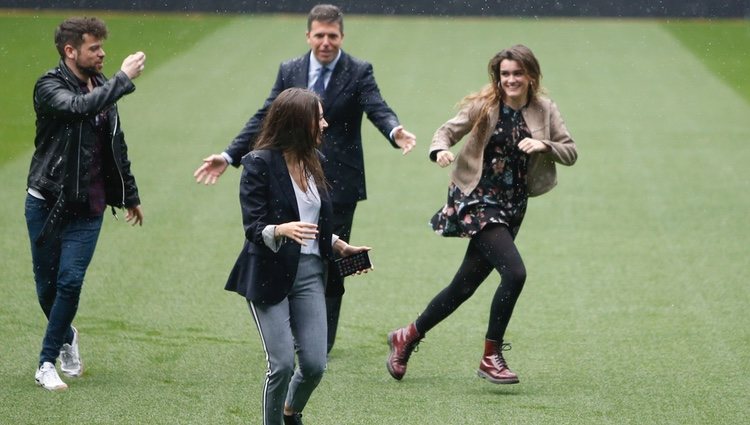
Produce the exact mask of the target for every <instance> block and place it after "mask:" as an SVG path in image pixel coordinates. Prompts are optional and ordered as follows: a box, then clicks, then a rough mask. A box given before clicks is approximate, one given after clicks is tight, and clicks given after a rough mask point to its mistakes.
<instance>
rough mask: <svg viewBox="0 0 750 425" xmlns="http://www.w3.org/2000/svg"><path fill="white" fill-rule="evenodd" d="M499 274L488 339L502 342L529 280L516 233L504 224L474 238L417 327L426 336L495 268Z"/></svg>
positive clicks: (417, 322)
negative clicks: (451, 278) (452, 274)
mask: <svg viewBox="0 0 750 425" xmlns="http://www.w3.org/2000/svg"><path fill="white" fill-rule="evenodd" d="M493 269H494V270H497V271H498V272H499V273H500V276H501V280H500V286H498V288H497V291H495V296H494V297H493V298H492V306H491V307H490V320H489V324H488V326H487V334H486V338H487V339H491V340H493V341H502V340H503V336H504V335H505V329H506V328H507V327H508V322H509V321H510V316H511V314H513V307H514V306H515V305H516V301H517V300H518V297H519V295H521V290H522V289H523V284H524V282H525V281H526V267H525V266H524V265H523V260H522V259H521V255H520V254H519V253H518V249H517V248H516V245H515V243H514V242H513V235H511V233H510V231H509V230H508V227H506V226H504V225H488V226H487V227H485V228H484V229H482V230H481V231H480V232H479V233H477V234H476V235H474V237H472V239H471V241H470V242H469V246H468V247H467V248H466V255H465V256H464V261H463V263H461V267H460V268H459V269H458V272H456V275H455V276H454V277H453V281H452V282H451V283H450V285H448V286H447V287H445V289H443V290H442V291H440V293H438V294H437V295H436V296H435V298H433V299H432V301H430V303H429V304H428V305H427V308H426V309H425V310H424V311H423V312H422V314H421V315H420V316H419V317H418V318H417V320H416V322H415V325H416V327H417V330H418V331H419V332H420V333H421V334H422V335H424V334H425V333H427V331H429V330H430V329H432V328H433V327H435V326H436V325H437V324H438V323H440V322H441V321H442V320H443V319H445V318H446V317H448V316H450V314H451V313H453V312H454V311H455V310H456V309H457V308H458V306H460V305H461V304H462V303H463V302H464V301H466V300H468V299H469V298H470V297H471V296H472V294H474V291H476V289H477V288H478V287H479V285H480V284H482V282H484V280H485V279H486V278H487V276H489V274H490V273H491V272H492V270H493Z"/></svg>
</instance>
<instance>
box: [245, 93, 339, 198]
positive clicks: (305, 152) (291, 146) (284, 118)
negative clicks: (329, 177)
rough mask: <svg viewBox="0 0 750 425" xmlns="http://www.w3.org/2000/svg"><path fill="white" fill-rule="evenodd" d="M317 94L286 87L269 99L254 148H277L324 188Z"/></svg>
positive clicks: (319, 188) (317, 184) (325, 185)
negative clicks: (269, 104) (273, 98)
mask: <svg viewBox="0 0 750 425" xmlns="http://www.w3.org/2000/svg"><path fill="white" fill-rule="evenodd" d="M319 105H320V98H319V97H318V95H316V94H315V93H313V92H311V91H310V90H307V89H302V88H297V87H293V88H289V89H286V90H284V91H283V92H281V93H280V94H279V95H278V97H276V99H275V100H274V101H273V103H271V107H270V108H269V109H268V114H267V115H266V117H265V119H264V120H263V126H262V128H261V130H260V135H259V136H258V140H257V141H256V142H255V146H254V148H255V149H278V150H280V151H281V152H282V153H283V154H284V158H285V159H286V160H287V161H289V162H292V163H295V162H301V163H302V165H303V169H304V173H305V178H309V177H310V176H312V177H313V179H314V181H315V186H317V187H318V190H327V183H326V179H325V176H324V175H323V166H322V165H321V164H320V158H318V150H317V147H318V140H319V139H320V138H321V137H322V133H321V132H322V130H321V128H320V118H321V116H320V109H319Z"/></svg>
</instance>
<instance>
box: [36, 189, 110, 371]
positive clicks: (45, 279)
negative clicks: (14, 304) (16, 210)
mask: <svg viewBox="0 0 750 425" xmlns="http://www.w3.org/2000/svg"><path fill="white" fill-rule="evenodd" d="M49 213H50V208H49V207H48V206H47V203H46V202H45V201H44V200H41V199H37V198H35V197H33V196H31V195H27V196H26V225H27V227H28V229H29V239H30V240H31V258H32V261H33V264H34V280H35V281H36V294H37V297H38V299H39V305H40V306H41V307H42V311H44V315H45V316H47V331H46V332H45V334H44V340H43V341H42V352H41V354H40V355H39V364H40V365H41V364H42V363H44V362H50V363H52V364H55V362H56V360H57V357H58V356H59V355H60V348H61V347H62V346H63V344H65V343H71V342H72V341H73V330H72V329H71V327H70V325H71V323H73V318H74V317H75V315H76V312H77V311H78V299H79V298H80V295H81V287H82V286H83V277H84V275H85V274H86V269H87V268H88V266H89V263H91V258H92V257H93V256H94V249H95V248H96V242H97V240H98V239H99V231H100V230H101V228H102V216H96V217H69V218H67V219H66V220H65V222H64V224H63V226H62V230H61V231H60V233H59V235H58V237H56V238H53V239H50V240H49V241H47V242H46V243H45V244H44V245H42V246H37V244H36V243H35V242H34V241H35V240H36V238H37V236H38V235H39V232H40V231H41V230H42V227H43V226H44V222H45V221H46V220H47V216H48V215H49Z"/></svg>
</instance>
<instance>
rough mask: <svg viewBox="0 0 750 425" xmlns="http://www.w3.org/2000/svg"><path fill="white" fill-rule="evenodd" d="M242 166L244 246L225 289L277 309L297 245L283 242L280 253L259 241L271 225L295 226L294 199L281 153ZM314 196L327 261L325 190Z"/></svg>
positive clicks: (262, 154)
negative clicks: (276, 305) (289, 224)
mask: <svg viewBox="0 0 750 425" xmlns="http://www.w3.org/2000/svg"><path fill="white" fill-rule="evenodd" d="M242 165H243V167H244V169H243V171H242V178H241V180H240V206H241V207H242V223H243V225H244V227H245V245H244V246H243V248H242V252H240V255H239V257H238V258H237V261H236V262H235V265H234V267H233V268H232V272H231V273H230V275H229V279H228V280H227V284H226V286H225V287H224V289H226V290H228V291H234V292H237V293H238V294H240V295H242V296H244V297H245V298H247V299H248V300H250V301H253V302H256V303H260V304H276V303H278V302H280V301H281V300H283V299H284V298H285V297H286V296H287V295H288V294H289V291H290V289H291V287H292V284H293V283H294V279H295V278H296V276H297V265H298V263H299V258H300V248H301V246H300V245H299V244H298V243H297V242H295V241H293V240H287V241H286V242H285V243H283V244H282V245H281V248H280V249H279V251H278V252H273V251H272V250H271V249H270V248H268V246H266V244H265V243H264V242H263V229H264V228H265V227H266V226H267V225H269V224H282V223H287V222H290V221H299V219H300V218H299V208H298V206H297V198H296V196H295V194H294V186H293V185H292V178H291V177H290V176H289V170H288V169H287V166H286V162H285V161H284V157H283V155H282V153H281V151H278V150H257V151H252V152H250V153H249V154H248V155H246V156H245V157H244V158H243V159H242ZM318 192H319V193H320V198H321V206H320V219H319V220H318V238H319V242H320V244H319V245H320V255H321V258H323V259H324V260H327V259H330V258H331V257H332V253H333V249H332V247H331V240H332V233H333V226H332V224H331V217H332V215H333V210H332V207H331V200H330V197H329V195H328V193H327V192H326V190H325V188H318Z"/></svg>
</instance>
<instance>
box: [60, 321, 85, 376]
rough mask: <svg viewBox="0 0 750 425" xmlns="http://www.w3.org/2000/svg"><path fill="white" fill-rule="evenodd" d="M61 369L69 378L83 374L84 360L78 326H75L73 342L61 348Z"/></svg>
mask: <svg viewBox="0 0 750 425" xmlns="http://www.w3.org/2000/svg"><path fill="white" fill-rule="evenodd" d="M71 327H72V326H71ZM60 370H61V371H62V373H63V374H65V376H67V377H69V378H77V377H79V376H81V374H83V362H82V361H81V353H79V352H78V330H77V329H76V328H73V343H72V344H63V346H62V348H61V349H60Z"/></svg>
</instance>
